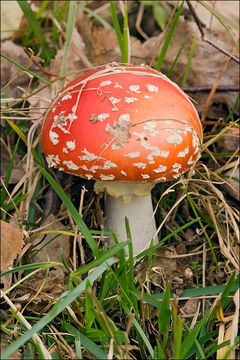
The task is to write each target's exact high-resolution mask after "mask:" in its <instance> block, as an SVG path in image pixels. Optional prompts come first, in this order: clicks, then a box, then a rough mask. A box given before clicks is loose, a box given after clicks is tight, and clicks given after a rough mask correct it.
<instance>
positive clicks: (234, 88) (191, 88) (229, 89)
mask: <svg viewBox="0 0 240 360" xmlns="http://www.w3.org/2000/svg"><path fill="white" fill-rule="evenodd" d="M211 90H212V86H208V85H206V86H189V87H187V86H186V87H185V88H184V91H185V92H187V93H196V92H208V91H211ZM237 91H239V86H238V85H236V86H235V85H219V86H218V87H217V88H216V92H237Z"/></svg>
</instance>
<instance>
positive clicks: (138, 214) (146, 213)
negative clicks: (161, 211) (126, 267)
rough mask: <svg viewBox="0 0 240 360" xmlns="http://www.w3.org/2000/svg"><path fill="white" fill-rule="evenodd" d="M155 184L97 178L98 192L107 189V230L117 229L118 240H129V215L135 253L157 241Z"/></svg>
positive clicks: (96, 189)
mask: <svg viewBox="0 0 240 360" xmlns="http://www.w3.org/2000/svg"><path fill="white" fill-rule="evenodd" d="M153 186H154V184H151V183H150V184H149V183H143V184H133V183H123V182H108V181H96V183H95V187H94V188H95V191H96V192H97V193H100V192H103V191H104V190H105V217H106V224H105V230H109V229H110V228H112V229H113V231H114V233H115V234H116V236H117V238H118V241H126V240H127V234H126V227H125V217H127V218H128V219H129V225H130V231H131V236H132V243H133V254H134V255H137V254H139V253H140V252H142V251H143V250H145V249H147V248H148V247H149V245H150V243H151V240H152V238H153V237H154V236H155V237H154V239H153V243H154V244H156V243H157V236H156V223H155V219H154V214H153V206H152V199H151V189H152V188H153Z"/></svg>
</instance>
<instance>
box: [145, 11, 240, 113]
mask: <svg viewBox="0 0 240 360" xmlns="http://www.w3.org/2000/svg"><path fill="white" fill-rule="evenodd" d="M196 32H198V28H197V25H196V24H195V22H194V21H186V20H184V19H182V18H181V17H180V19H179V21H178V24H177V26H176V29H175V31H174V34H173V37H172V39H171V44H170V46H169V47H168V51H167V53H166V57H165V60H164V63H163V66H162V69H161V71H162V72H163V73H167V72H168V71H169V69H170V67H171V65H172V63H173V59H175V57H176V55H177V53H178V51H179V49H180V47H181V44H182V42H183V41H184V39H185V38H186V39H187V41H186V44H185V46H184V48H183V50H182V53H181V55H180V57H179V59H178V61H177V63H176V66H175V68H174V71H173V73H172V75H171V80H173V81H176V82H177V83H178V84H180V85H181V83H182V80H183V75H184V73H185V69H186V65H187V62H188V57H189V53H190V49H191V46H192V42H193V38H194V36H195V34H196ZM162 37H163V33H161V34H160V35H159V36H156V37H152V38H150V39H148V40H147V41H145V42H144V44H143V48H144V49H145V51H146V52H147V53H148V54H149V55H148V57H147V58H146V61H147V63H148V64H150V65H152V66H155V64H156V61H157V59H158V56H159V54H160V51H161V46H162V45H160V43H161V44H163V42H161V41H162V40H163V39H162ZM207 37H208V38H209V39H210V40H211V41H213V42H214V43H216V44H218V45H219V46H220V47H221V48H223V49H225V50H226V51H228V52H230V53H232V50H233V48H234V45H233V44H232V42H231V41H228V42H226V41H225V38H223V37H222V33H215V32H211V31H208V32H207ZM226 58H227V57H226V56H225V55H224V54H222V53H221V52H220V51H219V50H217V49H215V48H214V47H213V46H211V45H209V44H208V43H206V42H204V41H202V39H201V36H200V35H199V36H198V38H197V40H196V46H195V51H194V55H193V57H192V61H191V66H190V69H189V73H188V77H187V83H186V86H191V87H196V86H209V87H211V86H213V84H214V83H215V81H216V79H217V77H218V75H219V73H220V71H221V69H222V67H223V64H224V62H225V61H226ZM153 59H154V60H153ZM219 85H224V86H227V85H231V86H238V85H239V67H238V64H237V63H235V62H234V61H231V62H230V63H229V65H228V68H227V70H226V71H225V73H224V74H223V76H222V77H221V80H220V83H219ZM208 95H209V93H208V92H201V93H200V92H198V93H194V95H192V97H193V98H194V100H195V101H196V102H197V103H196V108H197V110H198V111H199V112H202V110H203V107H204V105H205V103H206V99H207V97H208ZM223 99H224V102H226V103H227V104H228V105H229V108H231V107H232V106H233V104H234V103H235V101H236V93H235V92H221V93H216V94H215V95H214V101H215V102H222V101H223Z"/></svg>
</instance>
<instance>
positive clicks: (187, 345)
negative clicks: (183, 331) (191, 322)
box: [179, 312, 208, 359]
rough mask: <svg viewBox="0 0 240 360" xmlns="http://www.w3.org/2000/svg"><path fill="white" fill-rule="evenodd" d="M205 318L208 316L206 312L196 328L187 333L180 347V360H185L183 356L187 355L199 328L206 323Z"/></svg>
mask: <svg viewBox="0 0 240 360" xmlns="http://www.w3.org/2000/svg"><path fill="white" fill-rule="evenodd" d="M207 316H208V312H206V313H205V314H204V316H203V317H202V318H201V320H200V321H198V323H197V324H196V326H195V327H194V328H193V329H192V330H190V331H189V333H188V334H187V336H186V337H185V339H184V340H183V342H182V346H181V352H180V356H179V358H180V359H185V356H186V355H187V353H188V352H189V350H190V349H191V347H192V346H194V343H195V340H196V338H197V336H198V334H199V332H200V330H201V327H202V326H203V324H204V322H205V321H206V319H207Z"/></svg>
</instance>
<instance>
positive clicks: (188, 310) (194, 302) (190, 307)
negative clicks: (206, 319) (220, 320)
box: [181, 298, 199, 314]
mask: <svg viewBox="0 0 240 360" xmlns="http://www.w3.org/2000/svg"><path fill="white" fill-rule="evenodd" d="M198 304H199V299H194V298H191V299H188V300H187V302H186V303H185V304H184V306H183V307H182V308H181V310H182V311H183V312H184V313H185V314H195V313H196V311H197V308H198Z"/></svg>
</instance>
